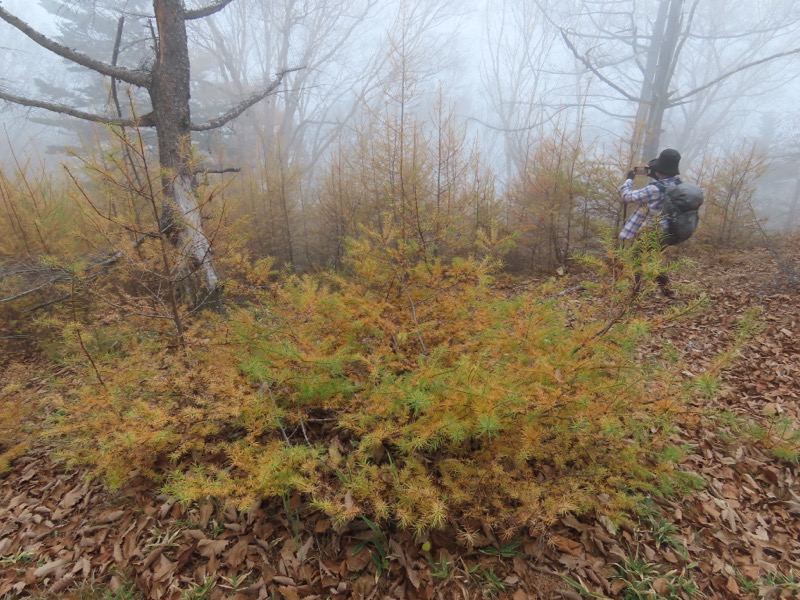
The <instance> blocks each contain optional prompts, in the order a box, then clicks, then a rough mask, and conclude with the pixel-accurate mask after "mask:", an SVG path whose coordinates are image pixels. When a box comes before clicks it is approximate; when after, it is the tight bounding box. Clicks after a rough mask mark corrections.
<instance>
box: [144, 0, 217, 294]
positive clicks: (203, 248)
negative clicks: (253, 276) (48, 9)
mask: <svg viewBox="0 0 800 600" xmlns="http://www.w3.org/2000/svg"><path fill="white" fill-rule="evenodd" d="M153 8H154V9H155V15H156V24H157V27H158V32H159V35H158V40H157V43H158V45H157V48H156V64H155V67H154V69H153V81H152V85H151V86H150V88H149V91H150V99H151V102H152V104H153V116H154V118H155V122H156V132H157V136H158V153H159V162H160V164H161V168H162V185H163V194H164V209H163V213H162V224H161V227H162V230H163V231H166V232H167V233H168V235H169V238H170V240H171V241H172V243H173V244H174V245H175V246H176V248H177V249H178V253H179V256H178V260H179V261H180V262H179V273H178V276H179V278H180V279H181V281H182V283H183V285H182V289H183V291H184V294H185V296H186V297H185V298H184V301H186V302H188V303H189V304H191V305H193V306H199V305H202V304H206V303H211V304H212V305H216V304H217V303H218V301H219V300H218V295H219V294H218V284H219V277H218V275H217V271H216V269H215V268H214V263H213V261H212V259H211V243H210V242H209V240H208V238H207V237H206V235H205V234H204V232H203V223H202V215H201V210H200V203H199V200H198V197H197V193H196V186H195V179H194V173H193V172H192V168H191V163H190V161H191V115H190V111H189V89H190V88H189V77H190V70H189V49H188V43H187V38H186V20H185V16H184V7H183V0H154V1H153Z"/></svg>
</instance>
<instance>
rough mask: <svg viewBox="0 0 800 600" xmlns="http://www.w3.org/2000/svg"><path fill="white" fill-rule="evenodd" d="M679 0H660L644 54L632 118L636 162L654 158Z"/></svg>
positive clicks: (671, 62)
mask: <svg viewBox="0 0 800 600" xmlns="http://www.w3.org/2000/svg"><path fill="white" fill-rule="evenodd" d="M682 12H683V0H661V2H660V4H659V8H658V16H657V17H656V22H655V24H654V26H653V34H652V36H651V39H650V49H649V51H648V54H647V65H646V69H645V77H644V82H643V84H642V94H641V101H640V104H639V110H638V112H637V115H636V132H637V138H638V139H637V142H638V141H639V140H641V145H639V144H638V143H637V144H636V147H637V148H638V149H640V151H641V154H639V155H637V156H638V162H640V163H645V162H647V161H648V160H650V159H653V158H655V157H656V156H657V155H658V148H659V143H660V141H661V127H662V123H663V120H664V112H665V111H666V110H667V109H668V108H669V84H670V81H672V75H673V72H674V70H675V64H676V62H677V59H678V57H677V56H676V53H677V51H678V39H679V37H680V33H681V21H682Z"/></svg>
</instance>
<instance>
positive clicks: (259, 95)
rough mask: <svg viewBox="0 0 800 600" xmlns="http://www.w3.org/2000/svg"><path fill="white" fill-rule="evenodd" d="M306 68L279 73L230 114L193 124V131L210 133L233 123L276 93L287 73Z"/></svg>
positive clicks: (296, 68)
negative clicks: (252, 107)
mask: <svg viewBox="0 0 800 600" xmlns="http://www.w3.org/2000/svg"><path fill="white" fill-rule="evenodd" d="M304 68H305V67H294V68H291V69H285V70H283V71H279V72H278V74H277V75H276V76H275V79H273V80H272V81H271V82H270V84H269V85H268V86H267V87H266V88H264V89H263V90H261V91H259V92H256V93H255V94H253V95H251V96H250V97H249V98H248V99H247V100H244V101H243V102H241V103H239V104H237V105H236V106H234V107H233V108H232V109H230V110H229V111H228V112H226V113H225V114H223V115H220V116H219V117H217V118H216V119H211V120H210V121H208V122H206V123H199V124H193V125H192V126H191V130H192V131H208V130H210V129H218V128H219V127H222V126H223V125H225V123H228V122H230V121H232V120H233V119H235V118H236V117H238V116H239V115H240V114H242V113H243V112H244V111H246V110H247V109H248V108H250V107H251V106H253V105H254V104H256V103H258V102H260V101H261V100H263V99H264V98H266V97H267V96H269V95H270V94H272V93H273V92H274V91H275V89H276V88H277V87H278V86H279V85H280V84H281V81H282V80H283V77H284V76H285V75H286V74H287V73H291V72H293V71H299V70H300V69H304Z"/></svg>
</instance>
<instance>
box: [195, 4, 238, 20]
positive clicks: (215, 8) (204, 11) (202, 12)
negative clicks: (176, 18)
mask: <svg viewBox="0 0 800 600" xmlns="http://www.w3.org/2000/svg"><path fill="white" fill-rule="evenodd" d="M231 2H233V0H217V2H214V3H213V4H209V5H208V6H206V7H204V8H197V9H195V10H187V11H186V12H185V13H184V18H185V19H186V20H187V21H191V20H192V19H202V18H203V17H210V16H211V15H213V14H215V13H218V12H219V11H221V10H222V9H223V8H225V7H226V6H228V4H230V3H231Z"/></svg>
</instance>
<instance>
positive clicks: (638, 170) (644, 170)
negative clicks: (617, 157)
mask: <svg viewBox="0 0 800 600" xmlns="http://www.w3.org/2000/svg"><path fill="white" fill-rule="evenodd" d="M633 172H634V174H635V175H647V174H649V173H650V167H648V166H647V165H644V166H639V167H633Z"/></svg>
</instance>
